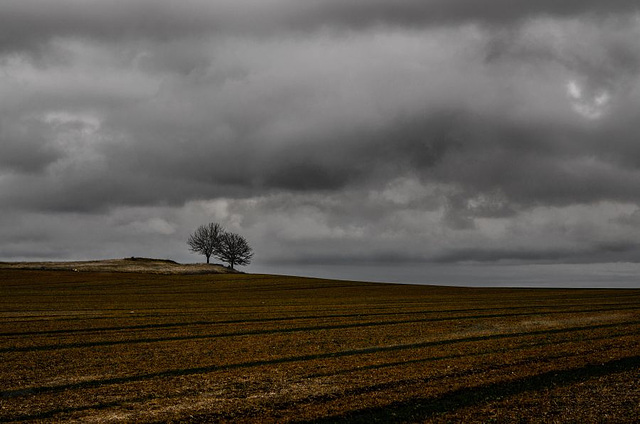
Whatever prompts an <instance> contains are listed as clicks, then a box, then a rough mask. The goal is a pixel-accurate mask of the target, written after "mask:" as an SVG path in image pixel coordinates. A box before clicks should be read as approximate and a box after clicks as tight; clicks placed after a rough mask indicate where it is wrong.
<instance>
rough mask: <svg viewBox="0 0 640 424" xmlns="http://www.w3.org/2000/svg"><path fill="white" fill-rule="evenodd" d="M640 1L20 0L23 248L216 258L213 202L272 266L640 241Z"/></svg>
mask: <svg viewBox="0 0 640 424" xmlns="http://www.w3.org/2000/svg"><path fill="white" fill-rule="evenodd" d="M639 10H640V9H638V3H637V0H607V1H602V0H597V1H596V0H563V1H557V0H556V1H548V0H539V1H531V0H526V1H525V0H483V1H478V0H394V1H389V0H350V1H344V0H309V1H299V0H243V1H238V0H214V1H211V0H181V1H168V0H112V1H106V0H55V1H54V0H4V1H2V2H0V209H1V211H2V213H1V214H0V260H9V261H15V260H42V259H49V260H57V259H97V258H118V257H129V256H150V257H160V258H170V259H174V260H178V261H180V262H196V261H202V260H203V259H204V258H203V257H198V256H197V255H194V254H192V253H189V251H188V250H187V246H186V243H185V241H186V239H187V237H188V235H189V233H190V232H192V231H193V230H194V229H195V228H196V227H197V226H198V225H200V224H203V223H207V222H212V221H213V222H219V223H221V224H222V225H224V226H225V227H226V228H227V229H229V230H231V231H234V232H238V233H240V234H242V235H244V236H245V237H246V238H247V239H248V241H249V242H250V244H251V245H252V246H253V247H254V249H255V251H256V255H255V259H254V263H253V264H252V265H251V266H249V267H248V268H246V270H247V271H250V272H259V271H265V270H268V271H271V272H280V273H294V272H295V273H304V272H305V269H308V270H309V272H310V273H313V274H314V275H328V276H329V275H331V276H341V275H343V276H348V277H349V278H363V279H366V278H371V276H372V275H384V276H385V279H388V280H403V279H404V280H412V281H418V280H420V281H429V282H434V281H433V280H434V278H435V277H433V276H430V275H429V272H431V271H430V270H433V269H435V268H438V267H439V268H438V269H445V268H446V269H450V270H456V269H457V270H458V271H459V270H461V269H464V270H468V269H470V268H469V267H473V266H476V267H477V268H478V269H485V270H486V269H491V270H492V271H491V272H493V273H494V275H499V273H500V272H501V271H500V270H501V269H502V270H505V271H504V272H505V273H507V274H505V275H510V277H509V278H512V279H513V280H514V281H516V280H517V279H518V276H517V275H513V276H511V274H513V270H514V269H515V268H513V266H514V264H516V265H518V266H520V267H521V269H531V266H533V265H537V264H546V265H540V266H551V265H552V266H553V267H556V268H554V269H559V268H558V267H559V266H560V265H562V264H568V265H566V266H567V267H571V269H575V267H576V264H578V265H579V264H596V265H597V264H608V265H607V267H608V268H607V269H611V268H610V267H611V265H610V264H611V263H617V262H627V263H638V262H640V208H639V205H640V12H639ZM550 264H551V265H550ZM628 266H630V265H629V264H626V265H625V264H620V267H621V269H622V268H624V269H625V270H628V268H625V267H628ZM345 267H348V268H349V269H350V271H349V272H348V273H343V274H340V272H339V270H340V269H345ZM434 267H435V268H434ZM578 268H579V269H583V270H584V269H589V268H588V267H587V266H585V267H582V268H580V267H578ZM382 269H384V271H381V270H382ZM407 269H412V270H414V271H412V274H411V275H412V277H409V276H407V277H402V270H407ZM394 272H396V273H397V274H394ZM465 272H466V271H465ZM625 272H626V271H625ZM323 273H324V274H323ZM495 273H497V274H495ZM508 273H511V274H508ZM394 275H397V278H394ZM464 275H467V274H464ZM467 277H468V278H469V279H473V277H474V272H471V273H469V274H468V275H467ZM467 277H464V278H467ZM522 277H523V278H524V277H525V276H524V275H523V276H522ZM447 278H448V277H447V276H446V275H443V276H439V277H437V280H438V282H442V283H446V282H447ZM452 281H453V280H452ZM456 282H458V281H456Z"/></svg>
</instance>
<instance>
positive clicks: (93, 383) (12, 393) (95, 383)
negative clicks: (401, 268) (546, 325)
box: [0, 321, 640, 398]
mask: <svg viewBox="0 0 640 424" xmlns="http://www.w3.org/2000/svg"><path fill="white" fill-rule="evenodd" d="M634 324H640V321H636V322H634ZM619 325H620V323H616V324H601V325H596V326H583V327H570V328H558V329H550V330H538V331H529V332H519V333H503V334H492V335H486V336H473V337H463V338H458V339H447V340H434V341H428V342H421V343H411V344H401V345H391V346H375V347H369V348H361V349H352V350H345V351H339V352H326V353H318V354H313V355H300V356H289V357H283V358H276V359H270V360H262V361H251V362H240V363H235V364H225V365H210V366H205V367H194V368H184V369H173V370H166V371H159V372H154V373H149V374H139V375H133V376H123V377H113V378H106V379H101V380H90V381H83V382H79V383H70V384H61V385H56V386H38V387H28V388H24V389H14V390H4V391H0V397H4V398H11V397H17V396H24V395H33V394H38V393H46V392H58V391H63V390H67V389H81V388H88V387H99V386H105V385H113V384H123V383H129V382H138V381H144V380H150V379H154V378H163V377H179V376H187V375H195V374H206V373H210V372H215V371H224V370H231V369H240V368H251V367H258V366H265V365H276V364H286V363H292V362H304V361H313V360H318V359H328V358H340V357H347V356H356V355H366V354H371V353H379V352H394V351H400V350H406V349H420V348H425V347H432V346H445V345H451V344H456V343H468V342H477V341H485V340H500V339H508V338H516V337H525V336H540V335H548V334H562V333H570V332H577V331H585V330H592V329H597V328H611V327H618V326H619Z"/></svg>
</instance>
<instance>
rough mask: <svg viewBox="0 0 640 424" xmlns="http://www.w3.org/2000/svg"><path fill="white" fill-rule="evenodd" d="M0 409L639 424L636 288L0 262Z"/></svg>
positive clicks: (163, 417)
mask: <svg viewBox="0 0 640 424" xmlns="http://www.w3.org/2000/svg"><path fill="white" fill-rule="evenodd" d="M0 382H1V383H0V421H2V422H7V421H9V422H13V421H15V422H96V423H101V422H191V423H200V422H256V423H257V422H260V423H263V422H320V423H325V422H326V423H329V422H345V421H346V422H363V423H365V422H366V423H369V422H383V423H387V422H519V421H521V422H545V423H547V422H580V423H585V422H629V423H632V422H640V290H593V289H591V290H586V289H584V290H582V289H575V290H569V289H555V290H554V289H488V288H451V287H434V286H409V285H392V284H373V283H359V282H345V281H330V280H319V279H307V278H298V277H282V276H269V275H243V274H220V275H151V274H142V273H140V274H136V273H131V274H123V273H97V272H67V271H33V270H31V271H26V270H6V269H5V270H0Z"/></svg>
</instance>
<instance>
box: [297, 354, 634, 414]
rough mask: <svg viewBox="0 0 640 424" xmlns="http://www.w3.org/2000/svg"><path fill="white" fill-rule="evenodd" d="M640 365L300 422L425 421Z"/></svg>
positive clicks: (614, 365) (585, 369)
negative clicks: (440, 415) (471, 407)
mask: <svg viewBox="0 0 640 424" xmlns="http://www.w3.org/2000/svg"><path fill="white" fill-rule="evenodd" d="M638 368H640V356H630V357H626V358H621V359H615V360H612V361H609V362H605V363H599V364H589V365H585V366H582V367H577V368H570V369H566V370H560V371H557V370H556V371H549V372H545V373H542V374H538V375H534V376H530V377H524V378H519V379H516V380H512V381H506V382H495V383H491V384H486V385H480V386H475V387H469V388H461V389H457V390H454V391H451V392H448V393H444V394H442V395H440V396H436V397H419V398H414V399H409V400H406V401H400V402H393V403H391V404H390V405H385V406H379V407H372V408H364V409H360V410H356V411H350V412H347V413H343V414H339V415H334V416H330V417H323V418H318V419H314V420H305V421H297V423H298V424H333V423H335V424H338V423H344V422H349V423H399V422H407V421H410V422H414V421H415V422H418V421H424V420H427V419H429V418H431V417H433V416H434V415H436V414H442V413H447V412H452V411H456V410H458V409H462V408H465V407H470V406H473V405H478V404H485V403H488V402H491V401H494V400H500V399H502V398H505V397H509V396H514V395H518V394H522V393H526V392H531V391H541V390H544V389H547V388H551V387H557V386H568V385H571V384H574V383H578V382H582V381H586V380H589V379H591V378H595V377H601V376H606V375H609V374H614V373H619V372H624V371H630V370H634V369H638Z"/></svg>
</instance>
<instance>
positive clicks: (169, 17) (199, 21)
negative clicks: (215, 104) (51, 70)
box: [0, 0, 637, 52]
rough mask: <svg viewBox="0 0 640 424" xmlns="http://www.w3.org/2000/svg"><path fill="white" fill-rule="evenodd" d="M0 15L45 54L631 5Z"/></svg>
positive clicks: (1, 35)
mask: <svg viewBox="0 0 640 424" xmlns="http://www.w3.org/2000/svg"><path fill="white" fill-rule="evenodd" d="M2 9H3V13H2V15H1V17H0V28H1V29H0V51H2V50H3V51H9V52H10V51H20V50H32V49H33V50H40V49H42V48H43V43H46V42H47V41H48V40H50V39H52V38H56V37H81V38H82V37H88V38H93V39H105V40H116V39H117V40H122V39H125V40H126V39H131V38H139V37H141V38H150V39H158V40H165V41H167V40H172V39H174V38H175V37H185V36H186V37H190V36H198V35H201V34H211V33H229V34H250V35H265V34H273V33H276V34H277V33H279V32H282V31H291V30H293V31H310V30H311V31H314V30H318V29H323V28H332V27H334V28H344V29H362V28H367V27H371V26H379V25H389V26H399V27H414V28H416V27H424V26H429V25H448V24H452V23H454V24H455V23H461V22H462V23H464V22H480V23H488V24H511V23H514V22H519V21H522V20H523V19H527V18H530V17H536V16H543V17H544V16H551V17H572V16H581V15H592V16H599V17H601V16H605V17H606V16H610V15H612V14H624V13H633V12H635V11H637V3H636V2H635V1H633V0H610V1H608V2H606V4H605V3H603V2H601V1H596V0H593V1H584V0H571V1H563V2H557V1H538V2H530V1H524V0H517V1H516V0H491V1H484V2H482V3H478V2H476V1H473V0H435V1H428V2H425V1H418V0H402V1H395V2H393V3H389V2H387V1H382V0H375V1H370V0H358V1H350V2H344V1H339V0H324V1H314V2H302V3H301V2H298V1H293V0H261V1H250V2H243V3H242V4H239V3H237V2H234V1H231V0H219V1H215V2H210V1H205V0H185V1H182V2H181V3H180V5H177V4H176V3H175V2H172V1H169V0H160V1H158V0H118V1H111V2H101V1H95V0H92V1H81V0H60V1H56V2H55V3H54V2H50V1H46V0H8V1H5V2H3V5H2Z"/></svg>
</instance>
